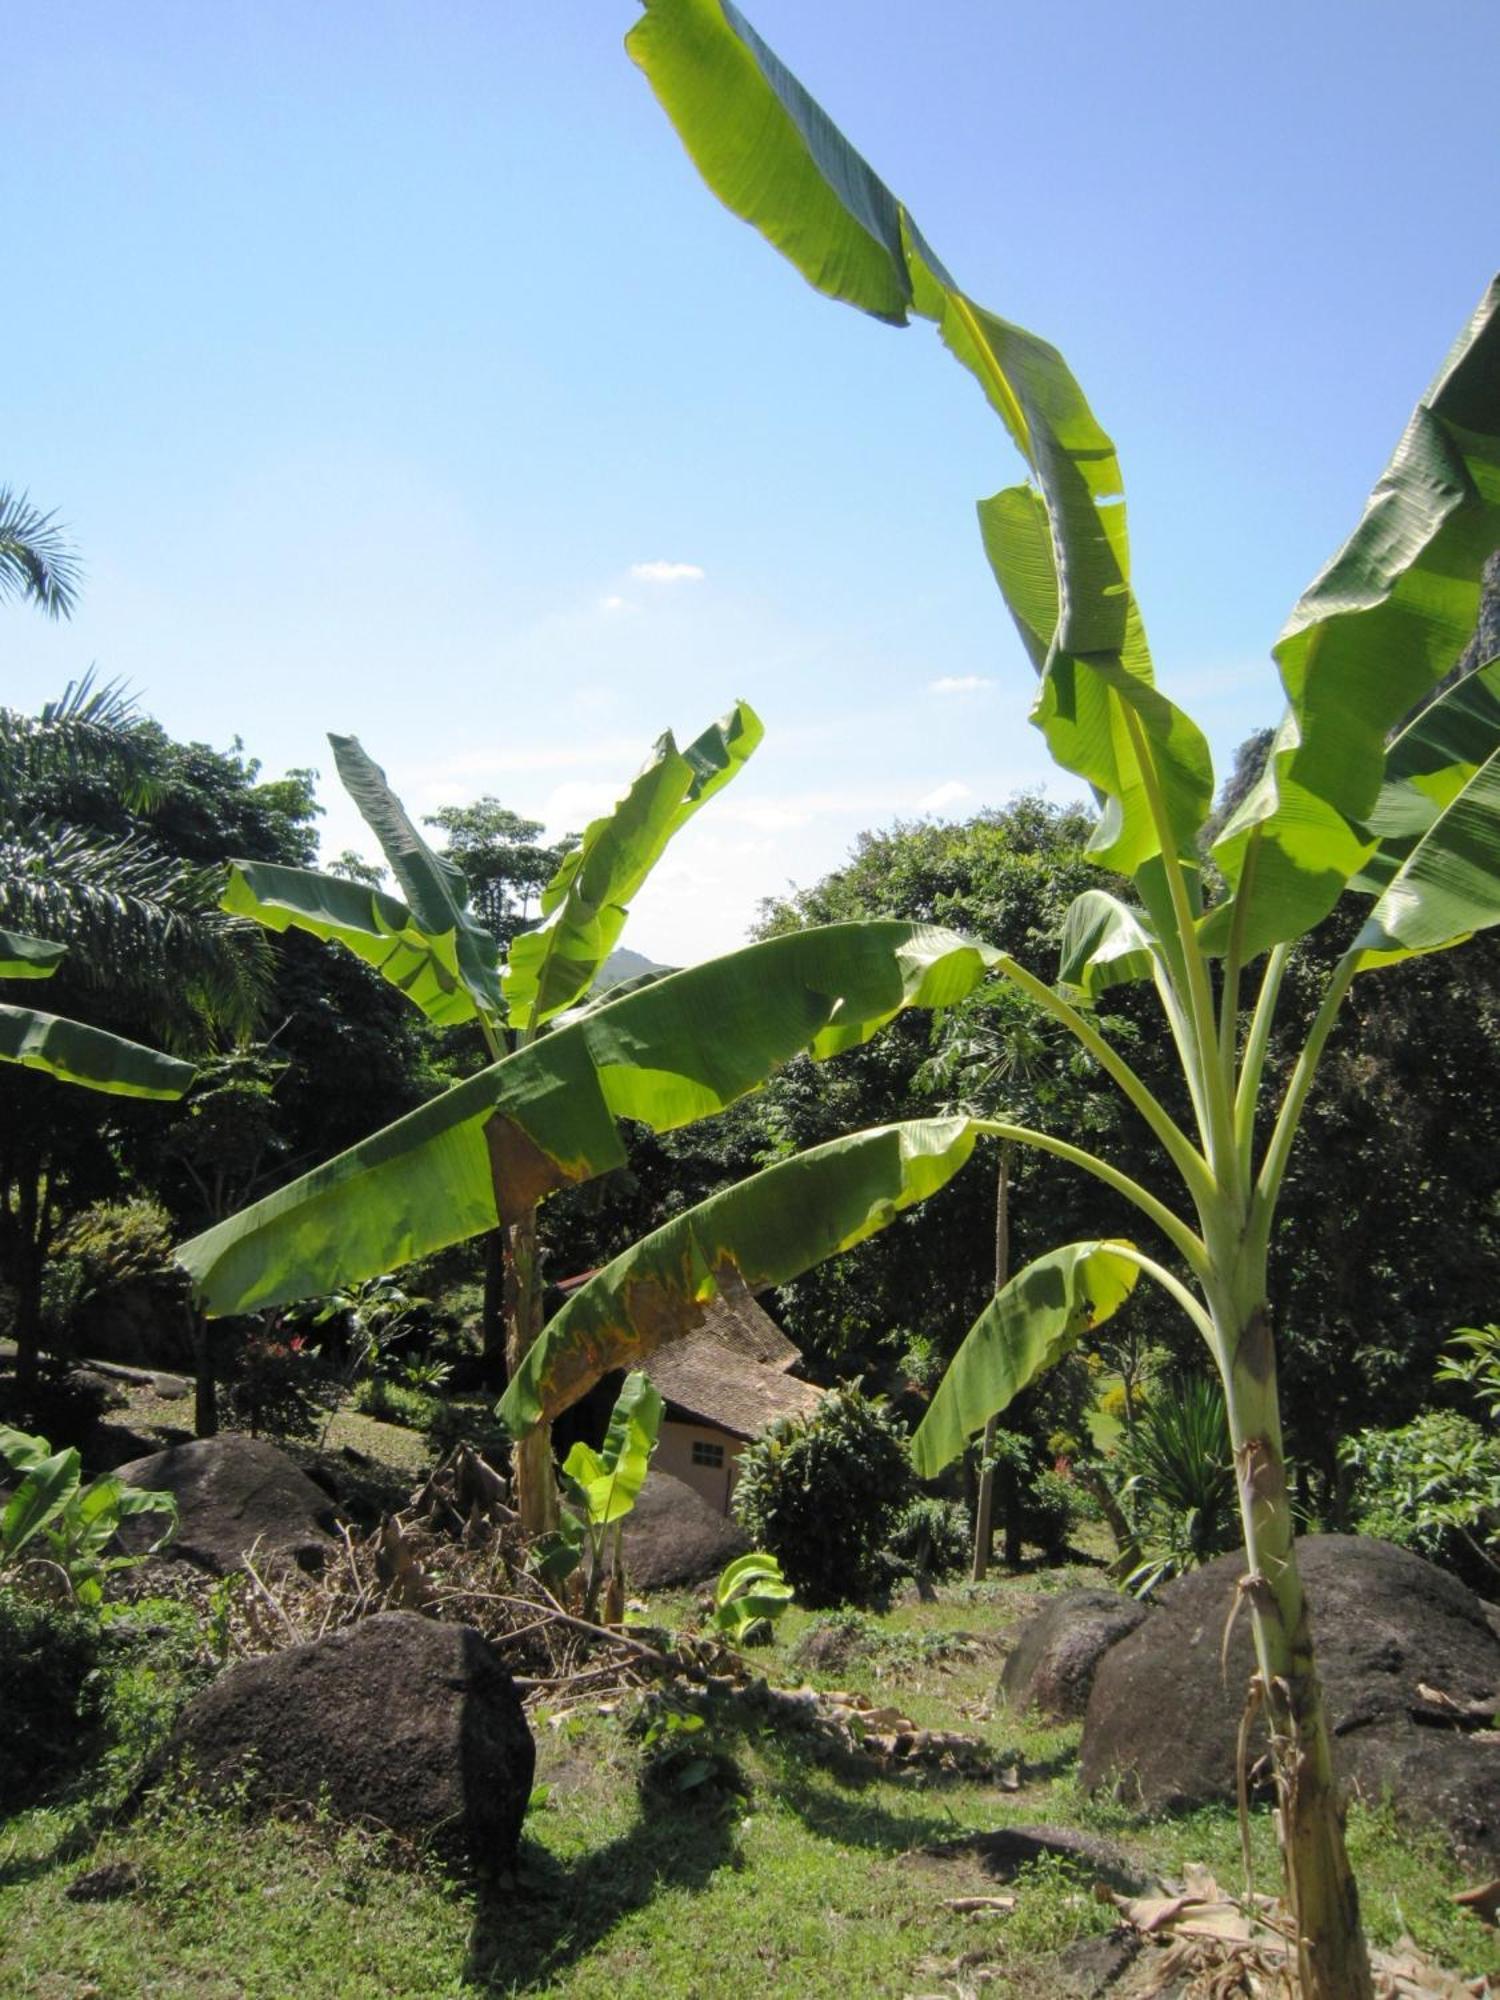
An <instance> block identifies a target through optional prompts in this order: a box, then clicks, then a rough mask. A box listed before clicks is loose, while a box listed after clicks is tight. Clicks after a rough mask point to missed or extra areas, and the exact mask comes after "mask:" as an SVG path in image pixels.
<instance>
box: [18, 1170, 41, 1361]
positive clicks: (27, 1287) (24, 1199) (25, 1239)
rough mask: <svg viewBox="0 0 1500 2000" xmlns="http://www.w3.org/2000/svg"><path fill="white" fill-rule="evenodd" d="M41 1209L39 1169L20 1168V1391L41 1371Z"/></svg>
mask: <svg viewBox="0 0 1500 2000" xmlns="http://www.w3.org/2000/svg"><path fill="white" fill-rule="evenodd" d="M45 1209H46V1198H45V1196H44V1195H43V1193H42V1173H41V1169H40V1167H38V1168H37V1169H36V1171H35V1172H31V1173H28V1172H27V1171H26V1170H25V1168H24V1166H23V1168H22V1172H21V1175H20V1183H19V1186H18V1187H17V1190H16V1214H15V1227H14V1230H13V1232H12V1245H13V1252H14V1265H15V1287H16V1317H15V1329H14V1330H15V1337H16V1383H17V1386H18V1387H19V1388H21V1389H23V1390H27V1389H33V1388H35V1387H36V1380H37V1375H38V1373H39V1372H40V1368H41V1358H42V1272H43V1269H44V1267H45V1264H46V1257H47V1251H46V1232H45V1227H44V1223H45Z"/></svg>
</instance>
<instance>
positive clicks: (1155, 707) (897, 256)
mask: <svg viewBox="0 0 1500 2000" xmlns="http://www.w3.org/2000/svg"><path fill="white" fill-rule="evenodd" d="M626 46H627V47H628V49H629V51H630V54H631V55H632V56H633V57H634V59H635V61H636V62H637V63H638V64H639V65H640V67H641V69H642V70H643V71H644V72H645V74H646V76H647V78H648V79H649V81H650V84H651V87H652V89H653V90H654V91H655V93H656V95H657V98H658V99H659V101H660V103H661V105H662V107H663V109H664V110H665V111H666V113H667V116H668V117H669V118H670V119H671V120H672V122H673V124H674V125H675V126H676V128H677V131H678V133H679V135H680V137H681V138H682V141H683V143H684V145H685V146H686V147H687V150H688V152H689V153H690V155H691V156H692V158H693V161H694V163H695V164H696V165H697V167H698V169H699V171H700V172H701V173H702V175H703V177H704V179H705V180H706V181H707V182H708V185H709V186H710V187H711V188H712V189H713V191H714V193H715V194H717V195H718V196H719V198H720V199H721V200H722V201H723V202H724V203H725V205H726V206H727V207H729V208H730V209H731V210H733V212H734V213H735V214H736V215H739V216H741V217H742V218H743V219H744V220H745V221H747V222H749V223H751V224H752V225H753V226H754V227H755V228H757V229H758V230H760V232H761V233H762V234H763V235H764V236H765V237H767V239H768V240H769V241H770V242H771V243H773V244H774V245H775V246H776V248H777V249H779V250H780V251H782V252H783V254H784V255H785V256H787V257H788V258H790V260H791V261H792V263H793V264H795V265H796V267H797V269H798V270H799V271H801V272H802V274H803V276H804V277H806V278H807V279H808V281H809V282H810V283H811V284H813V285H815V286H816V287H817V288H818V289H819V290H820V291H823V292H826V293H828V294H829V295H830V296H831V297H833V298H837V299H841V300H844V301H845V302H847V303H848V304H850V305H854V306H857V307H859V308H860V309H861V310H862V311H864V312H867V313H871V314H873V315H874V316H875V317H876V318H878V319H883V320H886V321H889V322H890V323H891V324H893V325H897V326H902V325H905V324H906V323H907V321H908V318H909V315H910V314H912V313H916V314H918V315H919V316H920V317H922V318H925V319H930V320H932V321H934V322H935V323H936V324H937V326H938V329H939V331H940V333H941V335H942V338H943V340H944V342H945V344H946V345H947V347H948V348H949V350H950V351H951V352H952V353H953V354H954V356H955V357H956V358H957V359H958V360H959V361H960V362H962V363H963V365H964V366H965V367H966V368H967V369H968V370H969V371H970V373H971V374H973V375H974V377H975V379H976V380H977V381H978V383H979V385H980V388H981V389H982V391H983V393H984V395H985V397H986V399H987V400H988V401H989V403H990V404H991V406H992V408H993V409H994V410H995V411H996V413H997V414H998V415H999V417H1000V419H1001V421H1002V422H1003V423H1004V425H1005V427H1006V429H1007V431H1008V432H1009V434H1010V436H1011V438H1012V440H1013V442H1014V443H1015V445H1016V447H1017V449H1018V450H1019V451H1020V452H1021V454H1022V456H1023V457H1024V458H1025V459H1026V461H1027V464H1028V465H1029V467H1030V468H1031V472H1032V476H1033V479H1034V481H1035V485H1032V486H1026V487H1020V488H1015V489H1011V490H1009V491H1007V492H1005V493H1002V494H999V495H997V496H996V497H995V498H994V499H993V500H990V501H987V502H986V503H984V505H983V507H982V508H981V527H982V529H983V532H984V537H985V544H986V547H987V549H988V550H989V553H990V557H991V561H992V563H993V565H994V567H995V572H996V576H997V578H998V580H999V583H1000V587H1001V589H1002V591H1003V593H1004V595H1005V598H1006V602H1007V604H1008V605H1009V606H1010V609H1011V612H1012V615H1013V616H1014V618H1015V620H1016V624H1017V626H1018V628H1019V629H1020V632H1021V636H1022V640H1023V642H1024V643H1025V644H1026V646H1027V649H1028V651H1029V652H1030V654H1031V657H1032V659H1033V661H1034V663H1035V664H1036V665H1037V666H1038V668H1039V669H1040V670H1041V671H1042V675H1043V680H1042V689H1041V693H1040V695H1039V697H1038V701H1037V705H1036V709H1035V711H1034V719H1035V720H1036V721H1037V722H1038V724H1039V726H1040V727H1041V728H1042V730H1043V731H1044V733H1045V734H1046V737H1047V741H1048V745H1049V747H1050V749H1051V750H1052V753H1053V755H1054V756H1055V757H1056V758H1057V759H1058V761H1059V763H1061V764H1062V765H1063V766H1064V767H1065V768H1066V769H1067V770H1070V771H1073V772H1076V773H1077V774H1078V775H1079V776H1080V777H1083V778H1086V779H1087V780H1088V782H1089V783H1090V784H1092V785H1093V786H1095V788H1096V789H1097V790H1098V791H1099V792H1101V793H1102V794H1103V796H1104V798H1105V802H1106V810H1105V814H1104V817H1103V819H1102V821H1101V824H1100V829H1099V832H1098V834H1097V835H1096V838H1095V843H1094V851H1095V852H1096V853H1097V854H1098V856H1099V858H1100V860H1101V861H1103V862H1104V863H1105V864H1106V865H1108V866H1110V867H1113V868H1117V869H1120V870H1121V871H1123V872H1125V873H1127V874H1133V873H1134V872H1135V870H1136V869H1137V868H1138V867H1139V866H1140V865H1141V863H1142V862H1144V861H1146V860H1148V859H1149V858H1150V857H1151V856H1152V855H1153V854H1155V853H1157V852H1158V851H1159V847H1160V843H1159V840H1158V837H1157V833H1156V829H1155V824H1154V820H1153V815H1152V812H1151V808H1150V804H1149V801H1148V798H1147V794H1146V787H1145V784H1144V781H1143V777H1142V771H1141V762H1140V758H1141V749H1142V745H1143V742H1149V744H1150V745H1151V748H1152V753H1153V755H1154V758H1155V761H1156V763H1157V767H1158V770H1159V774H1160V782H1161V790H1162V798H1163V803H1164V806H1165V809H1166V816H1167V819H1168V822H1169V825H1170V831H1171V837H1172V840H1173V842H1174V843H1175V845H1176V847H1177V848H1178V850H1179V851H1180V852H1182V853H1185V854H1191V853H1192V852H1193V842H1194V837H1195V836H1196V833H1197V831H1198V829H1199V827H1200V826H1201V825H1202V823H1203V820H1204V818H1205V816H1206V814H1207V811H1208V807H1209V804H1210V801H1211V797H1212V791H1213V773H1212V767H1211V764H1210V760H1209V755H1208V748H1207V745H1206V743H1205V742H1204V739H1203V736H1202V734H1201V732H1200V731H1199V730H1198V729H1197V728H1196V726H1195V725H1194V724H1193V723H1192V722H1191V721H1190V720H1189V719H1188V718H1187V717H1186V716H1185V715H1183V714H1182V713H1181V711H1180V710H1178V709H1176V708H1174V707H1173V705H1172V704H1171V703H1170V702H1168V701H1167V700H1166V699H1165V697H1163V696H1162V695H1161V694H1160V693H1159V692H1158V691H1157V690H1156V689H1155V687H1154V686H1153V684H1152V676H1151V664H1150V659H1149V655H1148V653H1147V650H1146V644H1145V637H1144V633H1143V630H1142V627H1141V622H1140V618H1139V616H1138V614H1137V611H1136V607H1135V601H1134V598H1133V596H1132V594H1131V590H1130V577H1129V547H1128V538H1127V534H1126V526H1125V509H1124V501H1123V498H1122V487H1121V479H1120V468H1119V463H1118V460H1117V458H1116V455H1115V449H1114V446H1113V445H1112V444H1111V442H1110V440H1109V438H1108V436H1107V435H1106V434H1105V432H1104V431H1103V430H1102V429H1101V428H1100V426H1099V424H1098V422H1097V421H1096V419H1095V418H1094V415H1093V413H1092V411H1091V410H1090V409H1089V406H1088V404H1087V402H1086V400H1085V398H1084V396H1083V392H1082V391H1081V390H1080V388H1079V386H1078V384H1077V382H1076V381H1075V380H1074V378H1073V375H1072V373H1071V372H1070V370H1069V369H1068V366H1067V364H1066V362H1065V361H1064V360H1063V358H1062V356H1061V355H1060V354H1058V352H1057V350H1056V349H1055V348H1053V347H1050V346H1048V345H1047V343H1046V342H1045V341H1042V340H1039V339H1037V337H1036V336H1035V335H1034V334H1031V333H1028V332H1026V331H1025V330H1024V328H1021V327H1018V326H1013V325H1011V324H1010V323H1009V322H1008V321H1006V320H1003V319H1001V318H999V317H998V316H997V315H995V314H993V313H991V312H989V311H987V310H986V309H985V308H984V307H982V306H979V305H976V304H975V302H974V301H973V300H972V299H970V298H969V297H968V296H967V295H966V294H965V293H963V292H962V291H960V290H959V289H958V287H957V286H956V285H955V284H954V283H953V281H952V279H951V278H950V277H949V275H948V273H947V272H946V271H945V270H944V269H943V266H942V265H941V263H940V262H939V261H938V259H937V258H936V257H935V256H934V255H933V253H932V251H931V250H930V249H929V248H928V246H927V244H926V242H925V241H924V240H923V237H922V234H921V232H920V230H919V229H918V228H917V226H916V224H915V222H914V221H913V220H912V218H911V216H910V215H909V214H908V213H907V212H906V210H905V209H904V208H903V207H902V205H901V204H900V202H899V201H898V200H897V199H896V197H895V196H894V195H893V194H892V193H891V191H890V189H889V188H888V187H886V185H885V184H884V182H883V181H881V180H880V178H879V177H878V176H877V175H876V174H875V173H874V171H873V170H872V169H871V167H870V166H869V165H868V163H867V162H866V161H865V160H863V159H862V158H861V157H860V155H859V154H858V153H856V152H855V151H854V149H853V148H852V147H851V146H850V145H849V143H848V142H847V140H845V139H844V137H843V136H842V134H841V133H840V132H839V131H838V130H837V129H836V128H835V127H834V125H833V124H832V122H831V121H830V120H829V118H828V116H827V114H826V113H825V112H824V111H823V110H822V109H821V107H820V106H819V105H817V104H816V103H815V102H814V101H813V99H812V98H811V97H810V96H809V95H808V94H807V92H806V91H805V90H804V89H803V87H802V85H801V84H800V83H799V82H798V81H797V79H796V78H795V77H794V76H792V75H791V73H790V72H789V71H788V70H787V69H786V67H785V65H784V64H783V63H781V62H780V61H779V59H778V58H777V57H776V56H775V55H774V54H773V52H772V51H771V50H770V49H769V48H767V46H766V44H765V43H764V42H763V41H762V40H761V39H760V37H759V36H758V35H757V34H756V32H755V30H754V29H753V28H752V27H751V26H750V24H749V23H748V22H747V21H746V20H745V18H744V16H743V15H742V14H741V13H740V12H739V10H738V9H737V8H736V7H734V6H733V5H731V4H730V0H646V12H645V14H644V16H643V17H642V19H641V20H640V21H638V22H637V23H636V25H635V27H634V28H633V29H632V30H631V32H630V34H629V36H628V37H627V42H626Z"/></svg>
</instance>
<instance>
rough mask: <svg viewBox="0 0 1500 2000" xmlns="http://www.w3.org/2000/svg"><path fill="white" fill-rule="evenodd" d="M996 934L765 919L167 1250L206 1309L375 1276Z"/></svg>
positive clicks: (532, 1194)
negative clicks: (707, 957)
mask: <svg viewBox="0 0 1500 2000" xmlns="http://www.w3.org/2000/svg"><path fill="white" fill-rule="evenodd" d="M996 956H997V954H996V953H995V952H994V951H992V950H991V949H990V948H989V947H988V946H986V945H980V944H974V943H971V942H969V941H967V940H966V939H963V938H960V937H957V936H955V934H954V933H953V932H951V931H942V930H936V929H933V928H931V927H929V926H925V925H921V924H908V923H900V922H895V921H890V920H881V921H875V922H869V923H858V924H830V925H826V926H824V927H822V928H820V929H816V930H807V931H797V932H792V933H789V934H788V935H786V936H784V937H776V938H768V939H766V940H765V941H764V942H762V943H760V944H756V945H750V946H748V947H747V948H746V949H745V950H743V951H738V952H734V953H731V954H730V955H729V956H728V957H725V958H719V959H714V960H712V961H710V962H709V963H708V964H706V965H700V966H694V967H692V968H690V969H689V970H687V971H685V972H679V973H674V974H673V975H672V977H671V978H669V979H662V980H659V981H657V983H656V984H655V985H652V986H648V987H646V988H644V989H643V990H641V991H639V992H635V993H630V994H627V995H626V996H625V997H623V998H622V999H619V1000H615V1001H612V1002H611V1003H610V1004H609V1005H607V1006H603V1007H600V1008H599V1009H598V1010H597V1011H595V1012H591V1013H589V1014H587V1015H585V1016H583V1017H582V1018H581V1019H579V1020H577V1021H575V1022H574V1023H572V1024H571V1025H570V1026H568V1027H566V1028H560V1029H557V1030H556V1031H554V1032H553V1033H552V1034H549V1035H546V1036H544V1037H543V1038H541V1039H540V1040H539V1041H537V1042H534V1043H531V1044H530V1045H528V1046H527V1047H526V1048H524V1049H521V1050H518V1051H517V1052H516V1053H515V1054H514V1055H511V1056H507V1057H506V1058H505V1059H504V1060H503V1061H502V1062H499V1063H495V1064H493V1065H491V1067H490V1068H489V1069H486V1070H483V1071H481V1072H480V1074H479V1075H478V1076H474V1077H470V1078H469V1079H468V1080H467V1081H466V1082H464V1083H461V1084H458V1085H456V1086H455V1087H454V1088H453V1089H452V1090H449V1091H446V1092H445V1093H444V1094H443V1095H442V1096H441V1097H438V1098H435V1099H434V1100H433V1101H432V1102H431V1103H430V1104H424V1105H422V1106H420V1107H419V1108H418V1109H417V1110H416V1111H413V1112H410V1113H409V1114H408V1115H407V1116H406V1117H405V1118H403V1119H400V1120H398V1122H397V1123H395V1124H394V1125H389V1126H387V1127H386V1128H385V1130H384V1131H381V1132H377V1133H375V1134H373V1135H372V1137H370V1138H368V1139H365V1140H362V1141H361V1143H360V1144H359V1145H357V1146H354V1147H351V1148H350V1150H349V1151H348V1152H346V1153H342V1154H340V1155H339V1157H338V1158H337V1159H334V1160H330V1161H329V1162H328V1163H327V1164H326V1165H325V1166H322V1167H318V1168H316V1169H315V1170H314V1171H313V1172H312V1173H310V1174H306V1175H304V1176H303V1177H302V1179H300V1180H298V1181H294V1182H292V1183H291V1184H290V1186H288V1187H284V1188H279V1189H278V1190H277V1191H276V1192H275V1193H274V1194H271V1195H267V1196H266V1197H265V1198H264V1200H262V1201H258V1202H256V1203H254V1204H253V1205H252V1206H251V1207H249V1208H247V1209H245V1210H243V1211H242V1212H241V1213H240V1214H239V1215H236V1216H232V1217H230V1219H229V1220H228V1221H227V1222H222V1223H219V1224H218V1225H217V1226H216V1227H215V1228H213V1229H210V1230H208V1231H206V1232H205V1233H204V1234H203V1235H202V1236H198V1237H195V1238H194V1239H193V1240H192V1242H190V1243H187V1244H184V1245H183V1246H182V1247H181V1248H180V1249H179V1250H178V1252H177V1257H178V1261H179V1262H180V1263H182V1264H183V1265H185V1266H186V1268H187V1270H188V1271H189V1272H190V1273H191V1275H192V1277H193V1280H194V1283H195V1287H196V1289H197V1292H198V1295H199V1297H200V1298H201V1299H202V1300H203V1302H204V1303H205V1305H206V1308H207V1310H208V1311H209V1312H210V1313H231V1312H247V1311H250V1310H252V1309H253V1308H255V1307H258V1306H268V1305H277V1304H282V1303H284V1302H286V1301H287V1300H290V1299H297V1298H306V1297H308V1296H310V1295H311V1294H313V1293H315V1292H327V1291H331V1290H332V1289H333V1288H334V1287H335V1286H337V1285H340V1284H345V1283H352V1282H354V1281H356V1280H358V1279H360V1278H368V1277H373V1276H375V1275H376V1274H377V1273H379V1272H381V1271H389V1270H393V1269H394V1268H396V1267H397V1266H398V1265H401V1264H405V1263H409V1262H410V1261H411V1260H412V1259H413V1258H414V1257H419V1256H425V1255H426V1254H427V1253H428V1252H429V1251H431V1250H437V1249H441V1248H442V1247H443V1246H444V1245H445V1244H448V1243H458V1242H462V1241H463V1240H464V1239H465V1238H467V1237H469V1236H473V1235H477V1234H479V1233H480V1232H481V1231H483V1230H487V1229H493V1228H494V1227H495V1226H496V1224H497V1223H501V1222H507V1221H511V1220H514V1219H515V1218H516V1217H518V1216H520V1215H523V1214H525V1213H526V1212H527V1211H528V1210H529V1209H530V1208H531V1207H532V1206H533V1205H534V1204H535V1203H536V1202H537V1201H539V1200H540V1199H541V1198H542V1197H543V1196H544V1195H546V1194H548V1193H550V1192H551V1191H552V1190H554V1189H556V1188H559V1187H565V1186H569V1185H573V1184H576V1183H578V1182H582V1181H586V1180H589V1179H591V1178H592V1177H593V1176H594V1175H596V1174H600V1173H605V1172H607V1171H608V1170H609V1169H610V1168H611V1167H615V1166H619V1165H621V1164H623V1162H624V1158H625V1154H624V1149H623V1146H622V1144H621V1141H620V1136H619V1132H618V1130H617V1127H616V1120H617V1119H620V1118H633V1119H637V1120H639V1121H640V1122H641V1123H642V1124H646V1125H649V1126H650V1127H651V1128H652V1129H653V1130H654V1131H658V1132H665V1131H670V1130H672V1129H673V1128H675V1127H676V1126H679V1125H685V1124H688V1123H689V1122H690V1121H691V1120H693V1119H695V1118H702V1117H706V1116H708V1115H709V1114H711V1113H712V1112H715V1111H721V1110H723V1109H724V1107H725V1106H726V1105H728V1104H732V1103H733V1102H734V1100H735V1099H736V1098H738V1097H741V1096H743V1095H744V1093H745V1092H746V1091H749V1090H753V1089H755V1088H756V1087H757V1086H758V1085H760V1084H762V1083H764V1082H765V1080H766V1078H767V1077H768V1076H769V1075H770V1074H771V1072H772V1070H773V1069H775V1068H776V1067H777V1066H778V1065H779V1064H781V1063H783V1062H785V1061H787V1060H788V1059H789V1058H790V1057H791V1056H793V1055H795V1054H797V1053H798V1052H799V1051H801V1050H807V1051H809V1052H810V1053H811V1054H812V1055H813V1056H814V1057H817V1058H821V1057H824V1056H830V1055H836V1054H838V1053H839V1052H840V1051H841V1050H844V1049H847V1048H853V1047H855V1046H857V1045H858V1044H859V1043H861V1042H864V1041H867V1040H868V1039H869V1037H870V1036H871V1035H873V1034H874V1033H875V1032H876V1030H877V1029H878V1028H880V1027H883V1026H884V1024H885V1023H886V1022H887V1021H888V1020H890V1019H892V1018H893V1017H894V1016H895V1015H896V1014H897V1013H899V1012H900V1011H901V1010H902V1009H903V1008H905V1007H946V1006H951V1005H952V1004H953V1003H954V1002H955V1001H957V1000H960V999H962V998H963V997H964V995H965V994H966V993H968V992H969V991H970V990H971V989H972V988H973V987H974V986H975V985H976V984H977V983H978V981H979V980H980V979H981V978H982V977H983V975H984V972H985V970H986V968H987V966H989V965H991V964H993V962H994V961H995V958H996Z"/></svg>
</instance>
